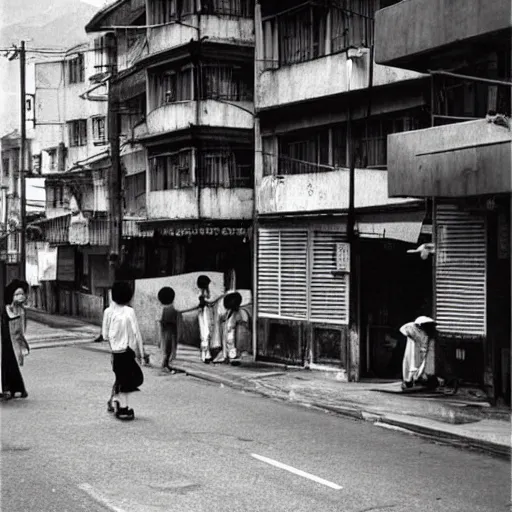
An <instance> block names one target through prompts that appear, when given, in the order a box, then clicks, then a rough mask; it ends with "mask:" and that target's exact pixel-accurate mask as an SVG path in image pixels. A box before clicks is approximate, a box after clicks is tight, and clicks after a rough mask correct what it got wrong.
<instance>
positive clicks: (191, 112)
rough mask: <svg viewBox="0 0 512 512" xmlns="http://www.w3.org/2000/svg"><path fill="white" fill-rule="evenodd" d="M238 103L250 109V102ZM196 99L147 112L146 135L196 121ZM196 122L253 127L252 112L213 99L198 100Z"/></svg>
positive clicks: (204, 124) (194, 123) (173, 129)
mask: <svg viewBox="0 0 512 512" xmlns="http://www.w3.org/2000/svg"><path fill="white" fill-rule="evenodd" d="M240 106H241V107H243V108H246V109H249V110H251V108H252V104H251V103H250V102H240ZM196 109H197V103H196V102H195V101H184V102H178V103H169V104H167V105H162V106H161V107H158V108H156V109H155V110H153V111H152V112H150V113H149V114H148V115H147V120H146V127H147V133H148V134H149V135H156V134H159V133H166V132H173V131H176V130H183V129H186V128H188V127H189V126H191V125H196V124H197V120H196ZM199 116H200V117H199V124H200V125H202V126H223V127H226V128H242V129H249V130H250V129H252V127H253V124H254V123H253V115H252V114H251V113H250V112H246V111H245V110H242V109H240V108H238V107H237V106H236V105H229V104H227V103H221V102H218V101H215V100H205V101H201V102H200V111H199Z"/></svg>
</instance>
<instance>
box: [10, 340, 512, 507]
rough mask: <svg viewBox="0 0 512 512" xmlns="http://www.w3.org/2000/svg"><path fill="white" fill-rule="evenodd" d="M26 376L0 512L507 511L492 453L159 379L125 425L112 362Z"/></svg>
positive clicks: (52, 358)
mask: <svg viewBox="0 0 512 512" xmlns="http://www.w3.org/2000/svg"><path fill="white" fill-rule="evenodd" d="M23 371H24V375H25V381H26V385H27V389H28V392H29V397H28V399H27V400H15V401H10V402H7V403H3V404H2V405H1V420H2V421H1V427H2V430H1V440H2V459H1V462H2V465H1V485H2V487H1V498H2V500H1V510H2V511H5V512H31V511H35V512H50V511H52V512H53V511H55V512H65V511H70V512H75V511H82V510H83V511H89V512H96V511H109V510H110V511H115V512H123V511H124V512H139V511H144V512H160V511H179V512H186V511H193V512H202V511H205V512H216V511H219V512H221V511H222V512H226V511H255V512H256V511H258V512H259V511H268V512H274V511H290V512H292V511H293V512H295V511H297V512H299V511H308V512H309V511H317V510H318V511H322V512H330V511H332V512H369V511H374V510H376V511H381V510H382V511H385V512H387V511H391V512H411V511H421V512H426V511H436V512H442V511H453V512H465V511H472V512H480V511H490V512H491V511H492V512H499V511H505V510H510V464H509V463H507V462H505V461H503V460H501V459H496V458H492V457H489V456H487V455H482V454H478V453H472V452H467V451H463V450H460V449H456V448H450V447H446V446H441V445H436V444H434V443H431V442H429V441H426V440H422V439H419V438H417V437H414V436H412V435H408V434H405V433H402V432H395V431H390V430H385V429H380V428H377V427H375V426H373V425H371V424H368V423H366V422H357V421H352V420H350V419H344V418H339V417H336V416H332V415H329V414H325V413H322V412H319V411H316V410H307V409H304V408H300V407H297V406H294V405H290V404H286V403H282V402H278V401H273V400H269V399H265V398H262V397H258V396H253V395H251V394H245V393H242V392H238V391H235V390H232V389H229V388H224V387H220V386H217V385H213V384H207V383H204V382H202V381H198V380H195V379H192V378H190V377H186V376H184V375H169V374H164V375H162V374H161V373H160V372H159V371H158V370H156V369H145V376H146V381H145V383H144V385H143V386H142V391H141V392H140V393H136V394H134V395H133V400H132V402H133V406H134V409H135V413H136V419H135V421H133V422H128V423H123V422H121V421H119V420H116V419H115V418H114V417H113V416H112V415H110V414H108V413H107V412H106V400H107V398H108V394H109V390H110V387H111V385H112V380H113V374H112V372H111V370H110V359H109V357H108V356H107V355H106V354H104V353H100V352H94V351H90V350H86V349H85V348H83V346H74V347H61V348H50V349H41V350H35V351H33V352H32V353H31V355H30V357H29V358H28V359H27V360H26V366H25V367H24V369H23ZM283 465H284V466H283ZM301 472H304V473H306V474H304V473H301Z"/></svg>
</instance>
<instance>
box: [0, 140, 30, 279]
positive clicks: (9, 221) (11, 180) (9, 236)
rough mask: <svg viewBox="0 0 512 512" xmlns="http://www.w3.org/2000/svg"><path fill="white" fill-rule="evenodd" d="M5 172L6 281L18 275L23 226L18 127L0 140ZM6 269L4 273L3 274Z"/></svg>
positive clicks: (2, 233) (2, 256)
mask: <svg viewBox="0 0 512 512" xmlns="http://www.w3.org/2000/svg"><path fill="white" fill-rule="evenodd" d="M0 147H1V151H2V172H1V177H0V193H1V197H0V201H1V215H2V217H1V220H0V223H1V230H0V238H1V239H0V261H2V265H5V269H4V268H3V266H2V271H1V274H2V276H3V277H4V278H5V280H6V282H8V281H10V280H11V279H12V278H14V277H19V270H20V268H19V265H20V256H21V254H20V253H21V251H20V228H21V208H20V207H21V203H20V198H21V180H20V160H21V159H20V152H21V136H20V133H19V131H18V130H14V131H12V132H11V133H8V134H6V135H4V136H3V137H2V138H1V140H0ZM25 169H26V171H27V174H28V173H30V172H31V170H32V140H31V139H30V138H27V140H26V146H25ZM4 272H5V274H4Z"/></svg>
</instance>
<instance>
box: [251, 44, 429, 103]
mask: <svg viewBox="0 0 512 512" xmlns="http://www.w3.org/2000/svg"><path fill="white" fill-rule="evenodd" d="M352 62H353V66H352V74H351V77H350V80H349V67H348V66H347V53H346V52H342V53H336V54H333V55H327V56H324V57H320V58H317V59H313V60H309V61H306V62H300V63H297V64H292V65H287V66H282V67H280V68H279V69H269V70H266V71H264V72H263V73H261V75H260V78H259V81H258V84H257V87H256V109H258V110H264V109H270V108H275V107H278V106H281V105H286V104H293V103H299V102H303V101H309V100H314V99H319V98H323V97H328V96H335V95H338V94H344V93H347V92H349V91H357V90H361V89H366V88H367V87H368V77H369V72H370V71H369V68H370V57H369V52H368V50H367V49H364V50H362V54H361V57H359V58H355V59H353V61H352ZM373 73H374V74H373V85H374V86H375V87H378V86H383V85H389V84H393V83H396V82H401V81H405V80H415V79H418V78H423V77H424V75H421V74H419V73H416V72H412V71H405V70H402V69H398V68H392V67H388V66H379V65H375V66H374V71H373Z"/></svg>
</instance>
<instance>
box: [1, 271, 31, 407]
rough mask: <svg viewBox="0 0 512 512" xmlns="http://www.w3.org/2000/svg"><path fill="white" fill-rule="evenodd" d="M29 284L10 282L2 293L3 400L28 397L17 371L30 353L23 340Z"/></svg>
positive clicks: (16, 280)
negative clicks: (17, 396) (18, 396)
mask: <svg viewBox="0 0 512 512" xmlns="http://www.w3.org/2000/svg"><path fill="white" fill-rule="evenodd" d="M27 292H28V283H26V282H25V281H21V280H18V279H15V280H13V281H12V282H11V283H10V284H9V285H8V286H7V287H6V288H5V291H4V301H5V304H4V306H3V308H2V315H1V334H2V342H1V348H2V351H1V355H0V357H1V365H0V367H1V382H2V397H3V398H4V399H6V400H8V399H10V398H15V397H16V393H19V394H20V397H21V398H26V397H27V396H28V394H27V390H26V388H25V383H24V381H23V377H22V375H21V370H20V367H21V366H23V362H24V358H25V356H26V355H28V354H29V353H30V347H29V346H28V343H27V340H26V339H25V329H26V317H25V310H24V304H25V302H26V300H27Z"/></svg>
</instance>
